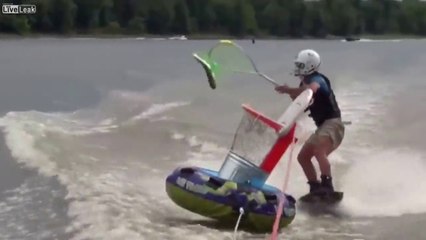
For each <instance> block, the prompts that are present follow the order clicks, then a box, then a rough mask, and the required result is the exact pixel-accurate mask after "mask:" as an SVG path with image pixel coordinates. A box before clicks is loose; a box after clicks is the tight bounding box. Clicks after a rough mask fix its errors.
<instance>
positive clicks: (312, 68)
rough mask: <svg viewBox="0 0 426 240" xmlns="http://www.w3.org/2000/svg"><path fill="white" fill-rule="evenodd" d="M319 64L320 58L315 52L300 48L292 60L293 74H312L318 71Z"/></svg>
mask: <svg viewBox="0 0 426 240" xmlns="http://www.w3.org/2000/svg"><path fill="white" fill-rule="evenodd" d="M320 64H321V59H320V56H319V54H318V53H317V52H315V51H314V50H312V49H305V50H302V51H300V52H299V54H297V57H296V60H294V65H295V69H294V75H295V76H307V75H309V74H312V73H313V72H316V71H318V68H319V66H320Z"/></svg>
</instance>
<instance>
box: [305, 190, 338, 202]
mask: <svg viewBox="0 0 426 240" xmlns="http://www.w3.org/2000/svg"><path fill="white" fill-rule="evenodd" d="M342 199H343V192H332V193H324V194H312V193H308V194H306V195H304V196H302V197H300V198H299V200H300V201H301V202H302V203H304V204H326V205H333V204H337V203H339V202H340V201H342Z"/></svg>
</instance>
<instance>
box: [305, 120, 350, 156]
mask: <svg viewBox="0 0 426 240" xmlns="http://www.w3.org/2000/svg"><path fill="white" fill-rule="evenodd" d="M344 135H345V126H344V125H343V122H342V119H341V118H332V119H328V120H325V122H324V123H323V124H321V126H319V127H318V129H317V130H316V131H315V133H314V134H312V135H311V136H310V137H309V139H308V140H307V141H306V143H310V144H314V145H316V144H318V140H319V137H322V136H326V137H330V139H331V141H332V142H333V150H334V149H336V148H337V147H339V145H340V144H341V143H342V140H343V137H344Z"/></svg>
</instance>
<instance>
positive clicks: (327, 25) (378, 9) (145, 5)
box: [0, 0, 426, 37]
mask: <svg viewBox="0 0 426 240" xmlns="http://www.w3.org/2000/svg"><path fill="white" fill-rule="evenodd" d="M1 2H7V3H14V4H35V5H36V6H37V13H36V14H34V15H5V14H2V15H0V32H3V33H16V34H28V33H46V34H153V35H157V34H159V35H162V34H168V35H170V34H185V35H186V34H192V35H195V34H200V35H203V34H220V35H233V36H279V37H285V36H288V37H304V36H312V37H324V36H327V35H338V36H348V35H360V34H410V35H426V2H425V1H421V0H402V1H395V0H310V1H303V0H21V1H19V0H18V1H17V0H12V1H5V0H1Z"/></svg>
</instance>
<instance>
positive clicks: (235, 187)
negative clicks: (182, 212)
mask: <svg viewBox="0 0 426 240" xmlns="http://www.w3.org/2000/svg"><path fill="white" fill-rule="evenodd" d="M218 175H219V172H216V171H212V170H209V169H204V168H197V167H186V168H178V169H176V170H175V171H174V172H173V173H172V174H171V175H169V176H168V177H167V180H166V191H167V194H168V195H169V197H170V198H171V199H172V200H173V201H174V202H175V203H176V204H177V205H179V206H181V207H182V208H185V209H187V210H189V211H191V212H194V213H198V214H200V215H202V216H205V217H209V218H213V219H217V220H219V221H220V222H221V223H223V224H229V225H230V226H233V225H234V224H235V222H236V221H237V218H238V216H239V209H240V207H242V208H243V209H244V212H245V213H246V214H244V215H243V218H242V220H241V226H243V227H245V228H247V229H250V230H253V231H259V232H266V231H270V230H271V229H272V225H273V224H274V221H275V216H276V214H277V212H276V206H277V205H278V199H279V198H280V197H283V196H285V200H284V208H283V213H282V215H281V221H280V227H285V226H287V225H288V224H290V223H291V222H292V220H293V219H294V217H295V214H296V211H295V200H294V198H293V197H292V196H289V195H283V194H282V192H281V191H280V190H278V189H277V188H275V187H272V186H269V185H263V186H262V187H261V188H256V187H253V186H252V185H250V184H239V183H237V182H235V181H230V180H226V179H223V178H220V177H218Z"/></svg>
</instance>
